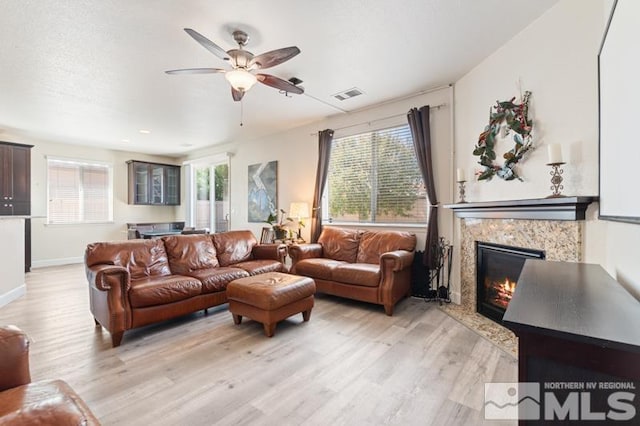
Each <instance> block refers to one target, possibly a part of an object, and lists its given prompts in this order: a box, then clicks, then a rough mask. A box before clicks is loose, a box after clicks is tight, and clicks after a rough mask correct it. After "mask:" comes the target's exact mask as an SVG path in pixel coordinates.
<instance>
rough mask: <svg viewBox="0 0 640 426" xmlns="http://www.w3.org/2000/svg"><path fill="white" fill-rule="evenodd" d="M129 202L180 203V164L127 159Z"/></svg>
mask: <svg viewBox="0 0 640 426" xmlns="http://www.w3.org/2000/svg"><path fill="white" fill-rule="evenodd" d="M127 165H128V175H129V204H142V205H157V206H178V205H180V166H175V165H172V164H158V163H148V162H145V161H135V160H129V161H127Z"/></svg>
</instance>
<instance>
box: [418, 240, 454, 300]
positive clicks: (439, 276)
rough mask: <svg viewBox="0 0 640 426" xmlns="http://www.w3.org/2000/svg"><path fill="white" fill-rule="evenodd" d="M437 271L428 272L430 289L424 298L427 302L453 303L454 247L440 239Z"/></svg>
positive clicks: (437, 248)
mask: <svg viewBox="0 0 640 426" xmlns="http://www.w3.org/2000/svg"><path fill="white" fill-rule="evenodd" d="M436 250H437V258H436V259H437V260H436V267H435V269H430V270H429V271H428V278H429V288H428V289H427V292H426V295H425V296H424V300H425V302H438V303H440V305H442V304H443V303H451V261H452V254H453V245H451V244H449V243H448V242H447V241H445V239H444V238H442V237H440V239H439V241H438V245H437V247H436Z"/></svg>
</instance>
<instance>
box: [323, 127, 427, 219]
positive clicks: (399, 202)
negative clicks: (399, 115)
mask: <svg viewBox="0 0 640 426" xmlns="http://www.w3.org/2000/svg"><path fill="white" fill-rule="evenodd" d="M426 196H427V194H426V190H425V186H424V182H423V180H422V174H421V173H420V169H419V167H418V162H417V159H416V155H415V151H414V148H413V139H412V137H411V130H410V129H409V126H408V125H403V126H399V127H393V128H389V129H384V130H378V131H375V132H369V133H362V134H358V135H353V136H347V137H342V138H336V139H334V141H333V145H332V147H331V157H330V159H329V173H328V180H327V186H326V190H325V197H326V201H325V209H323V211H325V212H327V211H328V213H325V218H324V219H325V220H328V221H330V222H345V223H349V222H352V223H384V224H413V223H420V224H423V223H426V222H427V211H428V210H427V201H426V198H427V197H426Z"/></svg>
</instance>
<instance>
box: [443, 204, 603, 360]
mask: <svg viewBox="0 0 640 426" xmlns="http://www.w3.org/2000/svg"><path fill="white" fill-rule="evenodd" d="M577 198H580V200H578V201H580V202H581V203H580V204H579V207H578V210H577V211H575V210H574V209H573V207H571V208H570V209H568V210H570V211H566V212H563V213H561V214H558V212H557V211H555V212H554V211H553V210H552V211H551V212H548V211H546V210H545V209H544V208H537V207H536V208H535V209H534V210H535V211H525V212H522V210H521V209H520V210H519V209H517V208H516V209H514V206H513V205H510V203H509V202H501V203H499V204H501V208H497V209H496V208H493V209H492V210H491V211H487V210H483V208H484V207H486V206H487V205H491V203H476V204H467V205H461V204H456V205H450V206H446V207H449V208H453V209H454V211H456V215H457V216H458V217H461V221H460V245H461V247H460V294H461V304H460V305H454V304H451V305H448V306H446V307H445V308H444V309H445V311H447V312H448V313H449V314H450V315H451V316H453V317H454V318H456V319H458V320H459V321H460V322H462V323H463V324H465V325H467V326H469V327H470V328H472V329H473V330H475V331H476V332H478V333H479V334H481V335H483V336H485V337H487V338H488V339H489V340H491V341H493V342H494V343H496V344H498V345H499V346H501V347H502V348H503V349H505V350H506V351H507V352H510V353H512V354H514V355H516V353H517V341H516V337H515V335H514V334H513V333H512V332H511V331H509V330H508V329H506V328H504V327H502V326H500V325H498V324H497V323H495V322H493V321H492V320H490V319H488V318H486V317H484V316H482V315H480V314H478V313H477V312H476V245H475V243H476V241H482V242H488V243H494V244H502V245H507V246H513V247H522V248H530V249H537V250H543V251H544V252H545V255H546V259H547V260H558V261H568V262H580V261H581V260H582V252H583V250H582V241H583V232H584V221H583V220H582V219H584V209H586V206H587V205H588V204H589V203H590V202H591V201H592V200H593V199H594V198H593V197H577ZM577 198H576V197H573V198H572V200H570V204H571V205H572V206H574V205H578V204H577V202H576V203H574V202H573V201H574V200H577ZM520 201H522V200H520ZM530 201H532V202H534V201H537V202H540V201H543V200H530ZM565 201H567V200H565ZM567 202H569V201H567ZM514 203H517V202H514ZM560 203H562V201H561V200H559V201H553V200H552V201H551V207H552V208H553V207H554V206H556V205H557V204H560ZM534 204H536V203H535V202H534ZM502 207H503V208H504V210H503V209H502ZM462 208H464V210H463V211H462V212H461V210H460V209H462ZM556 208H557V207H556ZM476 209H477V210H476ZM465 212H466V214H465ZM469 216H471V217H469ZM531 217H540V218H543V219H530V218H531ZM544 218H548V219H544Z"/></svg>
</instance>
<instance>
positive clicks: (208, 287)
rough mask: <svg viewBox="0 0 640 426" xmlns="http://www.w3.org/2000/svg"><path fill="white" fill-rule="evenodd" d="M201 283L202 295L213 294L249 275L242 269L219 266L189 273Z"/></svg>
mask: <svg viewBox="0 0 640 426" xmlns="http://www.w3.org/2000/svg"><path fill="white" fill-rule="evenodd" d="M189 274H191V275H192V276H194V277H195V278H197V279H199V280H200V282H201V283H202V293H215V292H217V291H223V290H226V289H227V284H229V283H230V282H231V281H233V280H237V279H238V278H245V277H248V276H249V273H248V272H247V271H245V270H244V269H240V268H232V267H227V266H220V267H217V268H212V269H198V270H195V271H191V272H189Z"/></svg>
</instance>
